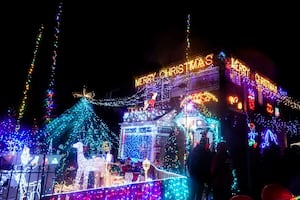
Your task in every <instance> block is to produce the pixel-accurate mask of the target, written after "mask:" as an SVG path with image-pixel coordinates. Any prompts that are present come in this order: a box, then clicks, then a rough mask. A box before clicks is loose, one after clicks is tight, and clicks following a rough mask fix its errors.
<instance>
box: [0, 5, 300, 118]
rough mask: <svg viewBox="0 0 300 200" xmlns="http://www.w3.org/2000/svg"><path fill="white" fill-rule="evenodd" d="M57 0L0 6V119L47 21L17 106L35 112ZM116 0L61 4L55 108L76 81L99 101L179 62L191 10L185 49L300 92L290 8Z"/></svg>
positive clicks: (46, 76)
mask: <svg viewBox="0 0 300 200" xmlns="http://www.w3.org/2000/svg"><path fill="white" fill-rule="evenodd" d="M58 2H59V1H57V0H43V1H30V0H29V1H19V2H18V1H12V2H11V1H9V2H5V3H2V6H1V10H2V11H1V12H0V13H1V14H0V20H1V21H0V23H1V30H2V34H1V35H2V37H1V44H2V45H1V54H0V59H1V65H2V66H1V70H2V72H1V79H0V87H1V91H2V95H1V97H2V98H1V99H0V113H2V114H1V116H3V115H5V114H6V112H7V109H8V107H14V108H17V109H18V108H19V107H20V105H21V100H22V98H23V92H24V90H25V89H24V87H25V81H26V79H27V74H28V70H29V68H30V64H31V63H32V59H33V52H34V45H35V40H36V36H37V32H38V29H39V27H40V25H41V24H44V27H45V28H44V32H43V37H42V40H41V42H40V48H39V50H38V54H37V58H36V65H35V68H34V72H33V74H32V77H31V81H32V82H31V88H30V92H29V93H28V100H27V101H28V103H27V110H25V113H24V115H25V116H26V115H27V116H28V117H29V118H32V117H37V118H39V117H40V116H41V113H42V112H43V111H42V109H43V100H44V99H45V93H46V89H47V87H48V84H49V80H50V67H51V65H52V64H53V63H52V57H51V56H52V53H53V49H54V47H53V43H54V41H55V39H54V34H55V29H54V28H55V27H56V26H57V24H56V21H55V15H56V12H57V7H58ZM121 2H122V3H119V2H105V3H104V2H101V1H66V2H63V7H62V15H61V22H60V33H59V35H58V36H59V37H58V48H57V57H56V65H55V66H56V70H55V77H54V78H55V86H54V87H55V97H54V100H55V103H56V106H57V107H56V110H57V113H60V112H62V111H64V110H65V109H66V108H69V107H71V106H72V105H73V104H74V102H75V101H76V100H75V99H74V98H73V96H72V92H74V91H80V90H81V89H82V87H83V85H87V87H88V89H89V90H92V91H95V93H96V98H105V97H107V96H108V95H109V94H111V95H112V97H118V96H124V95H131V94H132V92H133V89H134V88H133V81H134V76H136V75H139V74H144V73H147V72H151V71H155V70H157V69H158V68H160V66H165V65H168V64H170V63H172V62H178V61H181V60H183V59H184V57H185V48H186V27H187V23H186V20H187V15H188V14H190V16H191V24H190V36H189V39H190V44H191V54H198V55H199V54H200V55H201V54H202V53H206V52H209V53H210V52H212V51H214V50H225V51H228V52H232V53H234V54H236V55H239V56H241V58H245V60H247V61H248V60H249V63H250V64H251V65H253V67H255V68H257V69H258V70H260V71H261V72H262V73H263V74H265V75H267V76H269V77H270V78H272V79H273V80H274V81H275V82H276V83H277V84H278V85H280V86H282V87H283V88H285V89H287V90H288V92H289V93H290V94H291V95H292V96H294V97H297V98H298V99H300V91H299V89H298V88H297V87H298V79H299V78H298V74H297V71H299V70H298V69H297V66H298V65H299V60H298V58H299V56H298V51H299V50H298V46H299V35H300V34H299V32H300V31H299V27H298V25H299V21H298V19H300V16H299V11H297V10H296V8H297V6H296V5H292V4H289V5H284V4H283V2H280V4H278V5H276V4H275V3H273V4H272V5H270V4H268V5H262V4H259V3H257V4H255V3H253V1H252V3H251V4H250V3H247V2H243V4H241V5H236V4H234V3H226V2H223V3H219V2H217V1H210V3H201V2H197V4H196V3H195V4H193V3H188V2H182V3H180V2H179V3H176V5H174V3H172V4H171V3H170V4H166V3H165V4H164V5H163V3H156V4H154V3H153V2H152V1H149V2H147V1H146V2H142V3H141V4H136V3H128V2H127V1H126V3H125V2H123V1H121ZM150 2H152V3H150Z"/></svg>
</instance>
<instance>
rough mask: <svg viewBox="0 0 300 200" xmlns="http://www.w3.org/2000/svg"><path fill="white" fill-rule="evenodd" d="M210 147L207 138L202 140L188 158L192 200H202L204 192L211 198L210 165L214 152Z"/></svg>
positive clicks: (206, 196) (206, 197) (207, 197)
mask: <svg viewBox="0 0 300 200" xmlns="http://www.w3.org/2000/svg"><path fill="white" fill-rule="evenodd" d="M208 147H209V145H208V144H207V140H200V143H198V144H197V145H196V146H195V147H194V148H193V149H192V151H191V153H190V154H189V155H188V158H187V169H188V173H189V176H190V183H191V188H190V189H191V198H192V200H202V196H203V194H204V193H205V199H209V195H210V193H211V176H210V166H211V161H212V156H213V154H212V152H211V151H210V149H209V148H208Z"/></svg>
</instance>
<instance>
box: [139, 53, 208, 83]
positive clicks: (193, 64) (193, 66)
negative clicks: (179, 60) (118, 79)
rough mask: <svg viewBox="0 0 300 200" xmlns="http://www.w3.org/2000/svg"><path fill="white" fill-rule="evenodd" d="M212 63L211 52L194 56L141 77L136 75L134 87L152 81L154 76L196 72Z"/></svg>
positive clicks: (161, 76)
mask: <svg viewBox="0 0 300 200" xmlns="http://www.w3.org/2000/svg"><path fill="white" fill-rule="evenodd" d="M212 64H213V54H208V55H207V56H205V57H196V58H195V59H192V60H190V61H188V62H185V63H183V64H179V65H173V66H170V67H166V68H162V69H161V70H159V72H154V73H150V74H147V75H145V76H142V77H138V78H136V79H135V87H139V86H142V85H145V84H150V83H153V82H154V81H155V79H156V78H160V79H163V78H172V77H176V76H180V75H185V74H186V73H190V72H198V71H200V70H203V69H204V68H206V67H208V66H210V65H212Z"/></svg>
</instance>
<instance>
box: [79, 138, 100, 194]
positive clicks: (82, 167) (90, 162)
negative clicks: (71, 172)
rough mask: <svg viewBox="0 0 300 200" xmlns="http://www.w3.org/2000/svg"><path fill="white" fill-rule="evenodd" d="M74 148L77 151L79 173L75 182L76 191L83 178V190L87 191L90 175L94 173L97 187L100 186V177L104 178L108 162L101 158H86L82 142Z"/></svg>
mask: <svg viewBox="0 0 300 200" xmlns="http://www.w3.org/2000/svg"><path fill="white" fill-rule="evenodd" d="M73 147H74V148H76V149H77V165H78V168H77V172H76V177H75V182H74V187H75V189H79V188H80V187H79V186H80V180H81V178H82V176H83V184H82V189H87V184H88V178H89V173H90V172H94V177H95V186H96V187H99V186H100V177H103V176H104V173H105V164H106V161H105V159H104V158H101V157H94V158H86V157H85V156H84V154H83V144H82V142H77V143H75V144H73Z"/></svg>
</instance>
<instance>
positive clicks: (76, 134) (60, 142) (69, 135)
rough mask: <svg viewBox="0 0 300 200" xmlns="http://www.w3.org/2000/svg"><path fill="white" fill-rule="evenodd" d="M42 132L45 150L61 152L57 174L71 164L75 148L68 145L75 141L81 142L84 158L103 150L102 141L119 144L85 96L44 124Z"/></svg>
mask: <svg viewBox="0 0 300 200" xmlns="http://www.w3.org/2000/svg"><path fill="white" fill-rule="evenodd" d="M44 134H45V135H44V136H45V137H46V142H47V145H48V150H49V152H48V153H56V152H55V150H56V151H59V153H60V154H62V155H64V156H63V157H62V160H61V164H62V165H61V166H59V167H60V169H59V170H58V173H61V172H63V171H64V170H65V169H66V168H67V167H70V166H72V165H73V163H72V162H73V161H74V154H75V150H74V149H73V148H72V145H73V144H74V143H76V142H78V141H81V142H82V143H83V144H84V146H85V148H84V150H85V152H84V153H85V156H86V157H91V156H94V155H99V154H101V153H103V152H102V145H103V143H105V142H109V143H110V144H111V146H112V147H114V148H117V147H118V143H119V137H118V136H117V135H116V134H115V133H114V132H112V131H110V129H109V128H108V126H107V125H106V124H105V123H104V121H103V120H102V119H100V118H99V116H98V115H97V114H96V113H95V111H94V109H93V104H91V103H90V101H89V100H88V99H87V97H85V96H83V97H81V98H80V99H79V101H78V102H77V103H76V104H75V105H74V106H73V107H71V108H70V109H68V110H66V111H65V112H64V113H62V114H61V115H60V116H58V117H57V118H55V119H54V120H52V121H51V122H50V123H49V124H47V125H46V127H45V129H44ZM72 154H73V155H72Z"/></svg>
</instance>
